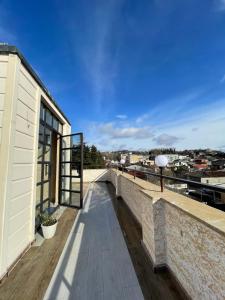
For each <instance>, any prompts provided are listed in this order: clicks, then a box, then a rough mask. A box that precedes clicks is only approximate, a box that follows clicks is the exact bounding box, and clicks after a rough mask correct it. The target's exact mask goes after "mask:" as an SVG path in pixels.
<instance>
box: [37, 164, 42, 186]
mask: <svg viewBox="0 0 225 300" xmlns="http://www.w3.org/2000/svg"><path fill="white" fill-rule="evenodd" d="M41 170H42V164H37V182H41Z"/></svg>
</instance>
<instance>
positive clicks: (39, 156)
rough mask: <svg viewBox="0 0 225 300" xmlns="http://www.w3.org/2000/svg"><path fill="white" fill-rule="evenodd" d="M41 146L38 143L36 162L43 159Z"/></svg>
mask: <svg viewBox="0 0 225 300" xmlns="http://www.w3.org/2000/svg"><path fill="white" fill-rule="evenodd" d="M43 148H44V147H43V144H42V143H38V161H42V158H43Z"/></svg>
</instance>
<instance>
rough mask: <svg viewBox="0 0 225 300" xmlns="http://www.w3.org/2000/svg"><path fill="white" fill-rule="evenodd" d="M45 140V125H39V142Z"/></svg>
mask: <svg viewBox="0 0 225 300" xmlns="http://www.w3.org/2000/svg"><path fill="white" fill-rule="evenodd" d="M43 141H44V126H43V125H41V124H40V125H39V142H43Z"/></svg>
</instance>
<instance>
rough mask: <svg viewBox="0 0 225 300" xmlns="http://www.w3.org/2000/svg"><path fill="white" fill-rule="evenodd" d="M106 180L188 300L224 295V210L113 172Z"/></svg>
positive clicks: (158, 262)
mask: <svg viewBox="0 0 225 300" xmlns="http://www.w3.org/2000/svg"><path fill="white" fill-rule="evenodd" d="M107 180H108V181H110V182H112V184H113V185H114V186H115V188H116V193H117V195H118V196H121V197H122V198H123V200H124V201H125V202H126V204H127V205H128V206H129V208H130V210H131V211H132V213H133V214H134V216H135V217H136V219H137V220H138V222H139V223H140V225H141V226H142V234H143V237H142V238H143V244H144V246H145V248H146V251H147V252H148V254H149V256H150V258H151V260H152V262H153V264H154V266H155V267H161V266H166V267H167V268H168V269H169V270H170V271H171V272H172V273H173V275H174V276H175V277H176V279H177V280H178V282H179V283H180V285H181V286H182V287H183V288H184V290H185V291H186V293H187V294H188V295H189V297H190V298H191V299H196V300H201V299H221V300H222V299H225V283H224V272H225V213H224V212H222V211H219V210H217V209H214V208H212V207H209V206H207V205H205V204H202V203H199V202H197V201H195V200H192V199H190V198H187V197H185V196H182V195H180V194H178V193H174V192H172V191H168V190H165V191H164V192H163V193H161V192H160V188H159V186H157V185H154V184H151V183H149V182H146V181H144V180H141V179H139V178H136V179H134V178H133V176H131V175H129V174H126V173H123V174H122V173H121V172H119V171H116V170H110V171H108V178H107Z"/></svg>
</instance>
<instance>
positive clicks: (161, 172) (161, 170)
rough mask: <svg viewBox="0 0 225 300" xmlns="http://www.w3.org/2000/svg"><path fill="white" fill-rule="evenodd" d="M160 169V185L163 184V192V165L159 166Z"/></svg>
mask: <svg viewBox="0 0 225 300" xmlns="http://www.w3.org/2000/svg"><path fill="white" fill-rule="evenodd" d="M159 169H160V186H161V192H163V177H162V175H163V168H162V167H159Z"/></svg>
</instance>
